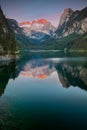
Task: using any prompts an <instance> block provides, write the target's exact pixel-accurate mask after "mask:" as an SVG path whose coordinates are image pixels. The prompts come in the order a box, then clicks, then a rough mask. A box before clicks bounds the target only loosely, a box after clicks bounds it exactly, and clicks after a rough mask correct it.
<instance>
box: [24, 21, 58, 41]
mask: <svg viewBox="0 0 87 130" xmlns="http://www.w3.org/2000/svg"><path fill="white" fill-rule="evenodd" d="M55 30H56V28H55V27H54V26H53V25H52V24H51V23H50V22H48V21H47V20H46V19H39V20H34V21H32V23H31V24H30V26H28V27H27V25H26V27H24V33H25V35H26V36H27V37H29V39H30V40H31V42H34V41H36V42H43V41H46V40H47V39H49V38H52V37H53V36H54V32H55Z"/></svg>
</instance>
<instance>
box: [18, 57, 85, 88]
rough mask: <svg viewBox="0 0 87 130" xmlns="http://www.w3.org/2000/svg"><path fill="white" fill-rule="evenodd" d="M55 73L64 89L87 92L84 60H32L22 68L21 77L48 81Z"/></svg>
mask: <svg viewBox="0 0 87 130" xmlns="http://www.w3.org/2000/svg"><path fill="white" fill-rule="evenodd" d="M54 71H56V72H57V74H58V77H59V80H60V83H61V84H62V86H63V87H65V88H68V87H70V86H73V87H80V88H82V89H85V90H87V62H86V59H84V58H81V59H80V58H78V57H77V58H73V59H72V58H45V59H42V58H32V59H30V60H29V61H26V62H25V64H24V65H23V66H22V67H21V70H20V72H19V75H21V76H26V77H33V78H40V79H46V78H48V77H49V76H51V74H52V73H53V72H54Z"/></svg>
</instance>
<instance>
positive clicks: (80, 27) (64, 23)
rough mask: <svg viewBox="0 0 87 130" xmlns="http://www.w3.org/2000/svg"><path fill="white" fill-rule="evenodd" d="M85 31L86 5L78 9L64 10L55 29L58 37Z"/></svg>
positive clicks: (86, 27) (86, 20)
mask: <svg viewBox="0 0 87 130" xmlns="http://www.w3.org/2000/svg"><path fill="white" fill-rule="evenodd" d="M86 32H87V7H86V8H84V9H82V10H80V11H78V10H77V11H74V12H73V11H72V10H71V9H66V10H64V13H63V15H62V16H61V19H60V24H59V26H58V29H57V34H58V37H59V38H61V37H66V36H68V35H70V34H73V33H76V34H84V33H86Z"/></svg>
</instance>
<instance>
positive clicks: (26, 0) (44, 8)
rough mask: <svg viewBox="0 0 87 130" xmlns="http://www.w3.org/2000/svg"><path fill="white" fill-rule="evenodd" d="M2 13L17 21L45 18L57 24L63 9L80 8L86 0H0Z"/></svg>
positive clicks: (84, 4) (85, 4)
mask: <svg viewBox="0 0 87 130" xmlns="http://www.w3.org/2000/svg"><path fill="white" fill-rule="evenodd" d="M0 5H1V7H2V9H3V11H4V14H5V15H6V17H8V18H13V19H15V20H17V21H18V22H23V21H30V22H31V21H32V20H36V19H40V18H45V19H47V20H49V21H50V22H52V24H53V25H55V26H57V25H58V23H59V19H60V16H61V14H62V13H63V10H64V9H65V8H72V9H73V10H77V9H79V10H80V9H82V8H84V7H86V6H87V0H0Z"/></svg>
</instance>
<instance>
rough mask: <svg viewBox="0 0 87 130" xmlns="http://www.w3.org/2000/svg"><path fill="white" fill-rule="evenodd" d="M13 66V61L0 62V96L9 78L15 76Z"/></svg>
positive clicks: (14, 65)
mask: <svg viewBox="0 0 87 130" xmlns="http://www.w3.org/2000/svg"><path fill="white" fill-rule="evenodd" d="M15 67H16V64H15V61H14V62H9V61H8V62H1V63H0V96H1V95H2V94H3V93H4V90H5V88H6V85H7V84H8V82H9V79H10V78H12V79H14V78H15V77H14V72H15Z"/></svg>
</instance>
